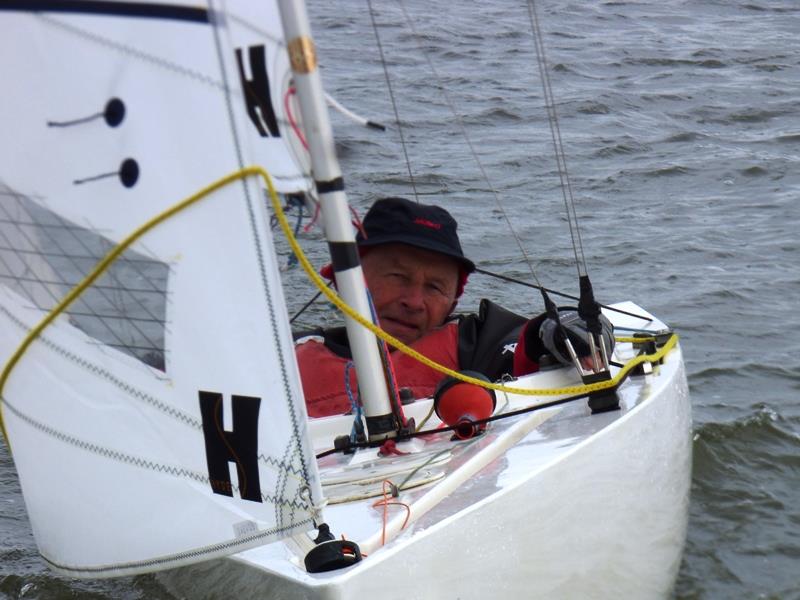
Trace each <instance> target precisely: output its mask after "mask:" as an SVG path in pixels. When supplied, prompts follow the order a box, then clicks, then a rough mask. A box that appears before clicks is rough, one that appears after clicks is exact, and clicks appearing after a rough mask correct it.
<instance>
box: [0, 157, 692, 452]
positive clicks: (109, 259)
mask: <svg viewBox="0 0 800 600" xmlns="http://www.w3.org/2000/svg"><path fill="white" fill-rule="evenodd" d="M253 175H257V176H260V177H261V178H262V179H263V180H264V182H265V183H266V186H267V191H268V193H269V198H270V201H271V202H272V206H273V209H274V210H275V215H276V216H277V218H278V222H279V223H280V225H281V229H282V230H283V233H284V235H285V236H286V239H287V240H288V242H289V245H290V246H291V248H292V251H293V252H294V253H295V255H296V256H297V259H298V260H299V261H300V264H301V265H302V266H303V269H304V270H305V272H306V274H307V275H308V276H309V278H310V279H311V281H312V282H313V283H314V285H316V286H317V288H319V290H320V291H321V292H322V293H323V294H324V295H325V297H326V298H327V299H328V300H330V302H331V303H333V304H334V305H335V306H336V307H337V308H339V310H341V311H342V312H343V313H344V314H346V315H347V316H348V317H350V318H351V319H353V320H354V321H356V322H358V323H359V324H360V325H362V326H363V327H366V328H367V329H368V330H370V331H371V332H372V333H374V334H375V335H376V336H377V337H378V338H380V339H381V340H383V341H385V342H386V343H387V344H389V345H391V346H393V347H395V348H397V349H398V350H399V351H400V352H402V353H404V354H407V355H409V356H411V357H412V358H414V359H416V360H418V361H419V362H421V363H422V364H424V365H426V366H428V367H430V368H431V369H433V370H435V371H438V372H440V373H443V374H445V375H449V376H451V377H454V378H456V379H459V380H461V381H464V382H466V383H471V384H474V385H478V386H481V387H484V388H489V389H493V390H496V391H500V392H506V393H509V394H520V395H525V396H556V395H561V394H570V395H572V394H584V393H589V392H594V391H599V390H604V389H608V388H611V387H615V386H617V385H618V384H619V382H620V381H622V378H623V377H624V376H625V375H626V374H627V373H628V371H630V370H631V369H633V368H634V367H635V366H637V365H639V364H641V363H643V362H655V361H658V360H661V359H662V358H663V357H664V356H665V355H666V354H667V352H669V351H670V350H671V349H672V348H673V347H674V346H675V344H676V343H677V341H678V337H677V336H676V335H675V334H673V335H672V337H670V338H669V340H668V341H667V343H666V344H664V346H662V347H661V348H660V349H659V350H658V351H657V352H655V353H653V354H647V355H639V356H637V357H635V358H634V359H632V360H630V361H629V362H628V363H627V364H626V365H625V366H624V367H623V368H622V369H621V370H620V371H619V372H618V373H617V374H616V375H615V376H614V377H613V378H612V379H610V380H608V381H602V382H598V383H593V384H589V385H580V386H572V387H563V388H554V389H538V390H536V389H526V388H519V387H513V386H506V385H502V384H496V383H488V382H486V381H483V380H480V379H476V378H474V377H469V376H467V375H463V374H461V373H458V372H457V371H454V370H453V369H449V368H447V367H445V366H444V365H440V364H438V363H436V362H434V361H432V360H430V359H429V358H427V357H426V356H423V355H422V354H420V353H419V352H417V351H416V350H414V349H413V348H410V347H409V346H407V345H405V344H404V343H403V342H401V341H400V340H398V339H397V338H395V337H393V336H391V335H389V334H388V333H386V332H385V331H383V330H382V329H381V328H380V327H378V326H377V325H375V324H374V323H372V321H369V320H367V319H365V318H364V317H363V316H361V314H359V313H358V312H356V311H355V310H354V309H353V308H352V307H350V306H349V305H348V304H347V303H345V302H344V301H343V300H342V299H341V298H340V297H339V295H338V294H336V293H335V292H334V291H333V290H331V289H330V288H329V287H328V286H327V285H326V284H325V282H324V281H323V280H322V278H321V277H320V276H319V275H318V274H317V272H316V270H315V269H314V267H313V266H312V265H311V263H310V262H309V260H308V258H306V255H305V253H304V252H303V250H302V248H301V247H300V245H299V244H298V242H297V240H296V239H295V237H294V234H293V232H292V228H291V226H290V225H289V222H288V220H287V219H286V215H285V214H284V212H283V208H282V207H281V203H280V199H279V198H278V193H277V192H276V190H275V187H274V186H273V185H272V178H271V177H270V176H269V173H267V171H266V170H264V169H263V168H261V167H246V168H244V169H241V170H239V171H236V172H234V173H231V174H230V175H227V176H226V177H223V178H222V179H219V180H217V181H215V182H214V183H212V184H210V185H208V186H206V187H205V188H203V189H202V190H200V191H199V192H197V193H196V194H193V195H192V196H190V197H188V198H186V199H185V200H183V201H181V202H179V203H177V204H175V205H174V206H173V207H171V208H169V209H167V210H165V211H164V212H162V213H161V214H159V215H157V216H155V217H153V218H152V219H151V220H149V221H147V222H146V223H145V224H144V225H142V226H140V227H139V228H138V229H136V230H135V231H134V232H133V233H131V234H130V235H129V236H128V237H126V238H125V239H123V240H122V241H121V242H119V244H117V246H115V247H114V248H113V249H112V250H111V251H110V252H109V253H108V254H107V255H106V256H105V258H103V259H102V260H101V261H100V262H99V263H98V264H97V265H96V266H95V268H94V269H93V270H92V271H91V272H90V273H89V274H88V275H87V276H86V277H85V278H84V279H83V281H81V282H80V283H79V284H78V285H76V286H75V287H74V288H73V289H72V290H71V291H70V292H69V293H68V294H67V295H66V296H65V297H64V298H63V299H62V300H61V302H59V303H58V304H57V305H56V306H55V307H54V308H53V309H52V310H51V311H50V312H49V313H48V314H47V315H45V317H44V318H43V319H42V320H41V322H40V323H39V324H38V325H36V326H35V327H34V328H33V329H31V330H30V331H29V332H28V335H27V336H26V337H25V339H24V340H23V341H22V343H21V344H20V346H19V348H17V350H16V352H14V354H13V355H12V356H11V358H10V359H9V360H8V362H7V363H6V365H5V367H4V368H3V372H2V374H0V398H2V395H3V391H4V389H5V384H6V382H7V381H8V377H9V375H10V374H11V371H12V370H13V369H14V367H15V366H16V365H17V363H18V362H19V360H20V359H21V358H22V356H23V355H24V354H25V352H26V351H27V350H28V348H29V347H30V345H31V344H32V343H33V342H34V340H36V338H38V337H39V336H40V335H41V333H42V331H44V329H45V328H46V327H47V326H49V325H50V324H51V323H52V322H53V321H54V320H55V319H56V317H58V315H60V314H61V313H63V312H64V311H65V310H66V309H67V308H68V307H69V306H70V305H71V304H72V303H73V302H74V301H75V300H76V299H77V298H78V297H79V296H80V295H81V294H82V293H83V292H84V291H85V290H86V288H88V287H89V286H90V285H92V283H94V282H95V281H96V280H97V279H98V278H99V277H100V276H101V275H102V274H103V273H104V272H105V271H106V269H108V267H109V266H110V265H111V263H113V262H114V261H115V260H116V259H117V258H118V257H119V256H120V254H122V253H123V252H124V251H125V250H127V249H128V248H129V247H130V246H131V245H132V244H133V243H134V242H135V241H136V240H138V239H139V238H141V237H142V236H143V235H144V234H145V233H147V232H148V231H150V230H151V229H153V228H154V227H156V226H157V225H159V224H160V223H163V222H164V221H166V220H167V219H169V218H170V217H172V216H174V215H176V214H177V213H179V212H181V211H182V210H184V209H185V208H188V207H189V206H192V205H193V204H195V203H196V202H198V201H199V200H201V199H202V198H205V197H206V196H208V195H209V194H211V193H213V192H215V191H216V190H218V189H220V188H221V187H224V186H226V185H228V184H229V183H231V182H233V181H236V180H239V179H244V178H245V177H249V176H253ZM639 341H641V340H639ZM2 407H3V403H2V402H0V430H2V432H3V437H4V438H5V439H6V443H7V444H8V443H9V442H8V435H7V434H6V429H5V424H4V422H3V415H2ZM9 447H10V444H9Z"/></svg>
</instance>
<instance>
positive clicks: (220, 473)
mask: <svg viewBox="0 0 800 600" xmlns="http://www.w3.org/2000/svg"><path fill="white" fill-rule="evenodd" d="M231 400H232V402H231V405H232V407H233V430H232V431H225V429H224V428H223V424H222V423H223V421H222V394H219V393H217V392H203V391H201V392H200V413H201V415H202V417H203V435H204V437H205V441H206V461H207V462H208V477H209V479H210V481H211V489H212V490H213V491H214V493H215V494H222V495H224V496H233V490H234V487H233V484H232V483H231V476H230V470H229V468H228V465H229V464H230V463H233V464H234V465H236V475H237V477H238V479H239V481H238V488H239V494H240V495H241V497H242V499H243V500H252V501H253V502H261V501H262V499H261V485H260V482H259V478H258V411H259V408H260V407H261V398H254V397H252V396H233V397H232V398H231Z"/></svg>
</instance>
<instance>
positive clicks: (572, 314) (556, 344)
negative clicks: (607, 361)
mask: <svg viewBox="0 0 800 600" xmlns="http://www.w3.org/2000/svg"><path fill="white" fill-rule="evenodd" d="M542 317H544V318H542ZM558 318H559V321H560V322H561V325H560V326H559V325H558V323H556V322H555V321H554V320H553V319H550V318H547V316H546V315H540V316H539V317H537V319H535V320H540V321H539V326H538V327H531V325H533V321H535V320H532V321H531V322H530V323H529V327H528V329H527V330H526V332H525V334H526V339H525V342H526V344H525V347H526V351H527V352H526V353H527V354H528V355H529V357H531V354H532V352H531V350H532V351H533V352H538V353H539V355H541V354H543V353H544V352H547V353H549V354H551V355H552V356H554V357H555V358H556V360H558V361H559V362H560V363H562V364H565V365H571V364H572V358H571V357H570V354H569V351H568V350H567V347H566V343H565V336H566V338H569V341H570V342H571V343H572V348H573V349H574V350H575V354H577V356H578V357H579V358H582V357H584V356H591V347H590V346H589V341H588V340H589V327H588V325H587V323H586V321H584V320H583V319H581V318H580V317H579V316H578V311H577V310H576V309H574V308H569V307H563V308H559V312H558ZM598 319H599V321H600V327H601V334H600V335H601V337H602V340H603V343H604V344H605V347H606V352H608V355H609V356H610V355H611V353H612V352H613V351H614V326H613V325H612V324H611V321H609V320H608V319H607V318H606V317H605V316H604V315H600V316H599V317H598ZM534 332H535V335H537V337H538V339H537V340H533V339H531V338H532V337H533V335H534ZM529 348H530V350H528V349H529ZM597 350H598V351H599V350H600V348H599V347H598V348H597ZM531 358H532V357H531ZM533 360H538V356H537V357H536V358H535V359H533Z"/></svg>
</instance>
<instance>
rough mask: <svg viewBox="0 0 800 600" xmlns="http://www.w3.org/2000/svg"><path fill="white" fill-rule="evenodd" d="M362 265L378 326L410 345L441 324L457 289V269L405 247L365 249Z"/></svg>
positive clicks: (445, 259) (450, 262)
mask: <svg viewBox="0 0 800 600" xmlns="http://www.w3.org/2000/svg"><path fill="white" fill-rule="evenodd" d="M361 265H362V267H363V269H364V277H365V278H366V280H367V287H368V288H369V291H370V293H371V294H372V301H373V303H374V304H375V311H376V312H377V313H378V319H379V321H380V326H381V327H382V328H383V329H384V330H385V331H387V332H388V333H390V334H391V335H393V336H394V337H396V338H397V339H398V340H400V341H401V342H403V343H405V344H410V343H412V342H415V341H416V340H418V339H420V338H421V337H423V336H424V335H426V334H427V333H429V332H430V331H431V330H432V329H434V328H435V327H438V326H439V325H441V324H442V323H444V320H445V318H446V317H447V315H449V314H450V311H451V309H452V307H453V302H455V299H456V289H457V286H458V264H457V263H456V261H455V260H453V259H452V258H449V257H447V256H445V255H443V254H439V253H438V252H430V251H428V250H422V249H420V248H415V247H413V246H407V245H405V244H381V245H380V246H375V247H374V248H370V250H369V251H368V252H367V253H366V254H365V255H364V256H363V257H362V259H361Z"/></svg>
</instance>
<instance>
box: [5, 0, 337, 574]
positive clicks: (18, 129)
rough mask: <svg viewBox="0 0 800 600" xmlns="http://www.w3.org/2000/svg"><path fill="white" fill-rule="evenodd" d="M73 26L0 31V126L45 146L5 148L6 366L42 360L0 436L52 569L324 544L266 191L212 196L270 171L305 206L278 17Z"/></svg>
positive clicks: (15, 373)
mask: <svg viewBox="0 0 800 600" xmlns="http://www.w3.org/2000/svg"><path fill="white" fill-rule="evenodd" d="M35 4H36V5H37V6H40V10H46V8H41V7H44V6H45V5H47V4H48V3H46V2H45V3H35ZM59 4H61V5H62V8H63V7H66V6H67V5H69V4H73V5H75V6H78V5H80V6H79V7H78V8H80V9H81V10H77V11H72V12H70V11H67V10H63V11H60V12H59V11H56V12H41V13H34V12H30V11H27V10H26V9H25V7H24V6H23V7H22V8H19V9H17V10H0V22H2V24H3V28H4V31H7V32H8V35H6V36H3V38H2V39H0V52H2V53H3V55H4V56H12V55H13V56H15V57H18V59H15V60H14V61H6V62H4V63H3V64H2V65H0V75H2V76H3V78H4V80H6V81H15V82H16V85H15V86H13V91H12V92H11V93H10V96H9V106H10V110H9V111H6V112H4V113H3V114H0V126H1V127H3V129H4V131H7V132H8V134H9V136H10V138H12V139H15V140H17V141H18V143H19V144H24V145H25V146H26V147H27V148H30V150H20V148H19V146H16V147H14V148H11V147H9V146H8V145H7V144H2V145H0V182H2V185H1V186H0V360H2V362H3V363H5V362H6V361H8V360H9V358H11V357H12V356H14V355H15V353H16V354H19V353H18V352H17V348H18V347H19V346H20V344H22V343H23V340H25V343H26V344H27V345H26V346H25V350H24V352H23V353H22V354H20V355H19V356H20V358H19V360H18V362H16V364H15V366H14V367H13V368H12V370H11V371H10V372H8V377H7V379H6V381H5V384H4V387H3V389H2V390H0V392H2V397H0V414H1V415H2V419H3V421H2V422H3V424H4V426H5V429H6V432H7V434H8V443H9V445H10V447H11V448H12V450H13V453H14V460H15V464H16V467H17V470H18V472H19V475H20V482H21V485H22V488H23V494H24V497H25V501H26V506H27V508H28V513H29V516H30V520H31V525H32V528H33V530H34V534H35V536H36V539H37V544H38V545H39V548H40V551H41V553H42V555H43V556H44V557H45V560H46V561H47V562H48V563H49V564H50V565H51V566H52V567H53V568H54V569H56V570H57V571H60V572H62V573H66V574H69V575H72V576H78V577H103V576H114V575H122V574H133V573H140V572H145V571H151V570H157V569H162V568H171V567H175V566H178V565H183V564H189V563H191V562H197V561H199V560H208V559H210V558H214V557H218V556H223V555H226V554H231V553H234V552H238V551H241V550H244V549H246V548H250V547H253V546H255V545H260V544H264V543H268V542H271V541H275V540H278V539H281V538H283V537H288V536H291V535H295V534H297V533H300V532H303V531H307V530H309V529H312V528H313V526H314V523H315V520H316V519H317V518H318V516H319V515H318V512H319V508H318V507H319V506H321V504H322V503H323V498H322V492H321V487H320V483H319V476H318V474H317V470H316V461H315V458H314V454H313V451H312V449H311V448H310V445H309V443H308V440H307V431H306V427H307V423H306V413H305V404H304V402H303V397H302V387H301V385H300V381H299V373H298V371H297V366H296V364H295V363H294V351H293V345H292V342H291V332H290V329H289V325H288V315H287V311H286V306H285V300H284V298H283V294H282V291H281V290H282V288H281V281H280V276H279V272H278V263H277V258H276V256H275V250H274V247H273V242H272V237H271V233H270V229H269V217H268V212H267V209H266V203H265V202H264V189H263V188H264V182H263V181H262V180H261V179H256V178H254V177H252V176H249V177H247V176H246V174H241V175H238V176H237V177H231V178H228V179H230V180H231V182H230V183H228V184H227V185H215V186H209V187H206V186H207V185H208V184H209V183H210V179H211V178H212V177H213V176H214V174H217V175H221V174H224V173H225V172H230V171H235V170H238V169H240V168H241V167H242V166H244V165H248V164H254V163H255V164H263V165H264V166H265V167H266V169H267V171H269V172H270V174H272V173H273V172H274V173H275V174H276V175H277V177H275V178H274V185H275V187H276V188H277V190H278V191H280V192H284V193H289V192H297V191H303V190H307V189H308V187H309V178H308V175H307V174H306V173H305V172H304V170H303V167H302V164H303V161H302V160H301V158H302V157H298V156H297V143H296V140H294V139H292V136H295V135H296V134H295V133H294V131H292V130H291V128H289V127H287V126H286V122H287V121H286V118H285V115H284V114H283V102H282V98H283V97H284V95H285V94H286V93H287V89H288V87H289V84H290V78H291V77H290V74H289V70H288V59H287V57H286V55H285V44H284V42H283V40H282V35H281V34H280V20H279V18H278V14H277V8H276V7H275V6H274V5H273V4H272V3H269V2H267V3H265V4H263V5H262V4H259V5H258V6H253V5H250V3H247V2H233V1H231V2H227V3H226V5H225V7H226V8H230V9H231V10H232V11H234V13H235V14H236V15H237V16H236V18H229V17H227V16H226V15H225V14H222V13H218V12H217V7H214V10H213V11H210V12H208V14H209V15H210V17H209V18H208V19H207V21H208V22H203V21H202V20H200V21H198V22H195V21H192V20H191V19H189V20H187V19H180V18H178V19H168V18H165V19H160V18H139V17H137V16H131V15H130V14H121V13H120V12H119V11H118V10H117V9H118V8H120V7H119V6H108V7H107V8H108V9H109V10H108V11H106V12H105V13H103V14H98V13H96V12H95V13H92V12H91V10H88V9H90V8H98V7H99V8H101V9H102V8H103V7H102V6H100V5H106V4H107V5H112V4H126V3H112V2H101V3H91V2H77V3H59ZM90 4H92V5H96V6H93V7H91V6H89V5H90ZM0 6H2V8H5V9H8V8H9V5H8V3H6V4H5V5H0ZM32 6H33V5H31V7H32ZM175 6H179V7H180V6H185V7H188V6H189V4H188V3H176V4H175ZM145 8H146V7H145ZM83 9H87V10H83ZM134 9H135V7H134ZM31 10H36V8H33V7H32V8H31ZM136 10H138V9H136ZM204 10H206V11H208V10H209V9H208V8H205V9H204ZM122 12H124V10H123V11H122ZM251 21H252V22H254V23H261V25H260V26H259V27H245V26H244V23H246V22H251ZM259 31H262V33H263V31H268V32H270V33H271V35H268V36H264V35H262V33H259ZM273 34H274V35H273ZM12 48H13V49H14V51H13V53H12V52H11V49H12ZM198 84H200V85H198ZM47 88H57V89H58V90H59V94H58V95H54V94H40V93H38V92H37V91H38V90H42V89H47ZM56 97H57V98H58V100H57V101H56ZM253 98H255V100H253ZM103 107H106V110H105V112H104V110H103ZM109 107H111V109H113V110H111V109H109ZM268 107H269V109H270V110H267V108H268ZM111 113H113V114H111ZM109 114H111V117H109ZM273 117H274V118H273ZM54 123H57V124H58V125H57V126H56V125H54ZM34 155H35V156H36V159H37V160H36V161H31V160H29V158H28V157H30V156H34ZM237 178H238V180H237ZM270 185H272V184H271V183H270ZM199 189H204V191H203V192H202V193H201V194H195V192H196V191H197V190H199ZM187 197H189V200H191V201H189V200H187V201H185V202H181V203H179V204H175V203H176V202H177V201H179V200H180V199H181V198H187ZM177 207H180V208H177ZM109 257H111V258H112V259H113V260H111V261H110V262H108V261H109ZM114 257H116V258H114ZM106 263H108V264H106ZM98 265H105V267H107V268H105V270H102V271H101V270H99V268H98ZM75 294H77V297H74V295H75ZM65 298H73V300H72V301H71V302H69V303H65V300H64V299H65ZM39 323H42V324H45V323H46V325H45V327H44V329H43V330H42V331H41V332H40V334H39V335H38V336H37V337H32V338H30V339H28V338H29V337H30V336H29V335H28V332H29V331H31V330H32V329H33V328H34V327H37V324H39ZM15 360H16V358H15Z"/></svg>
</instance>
